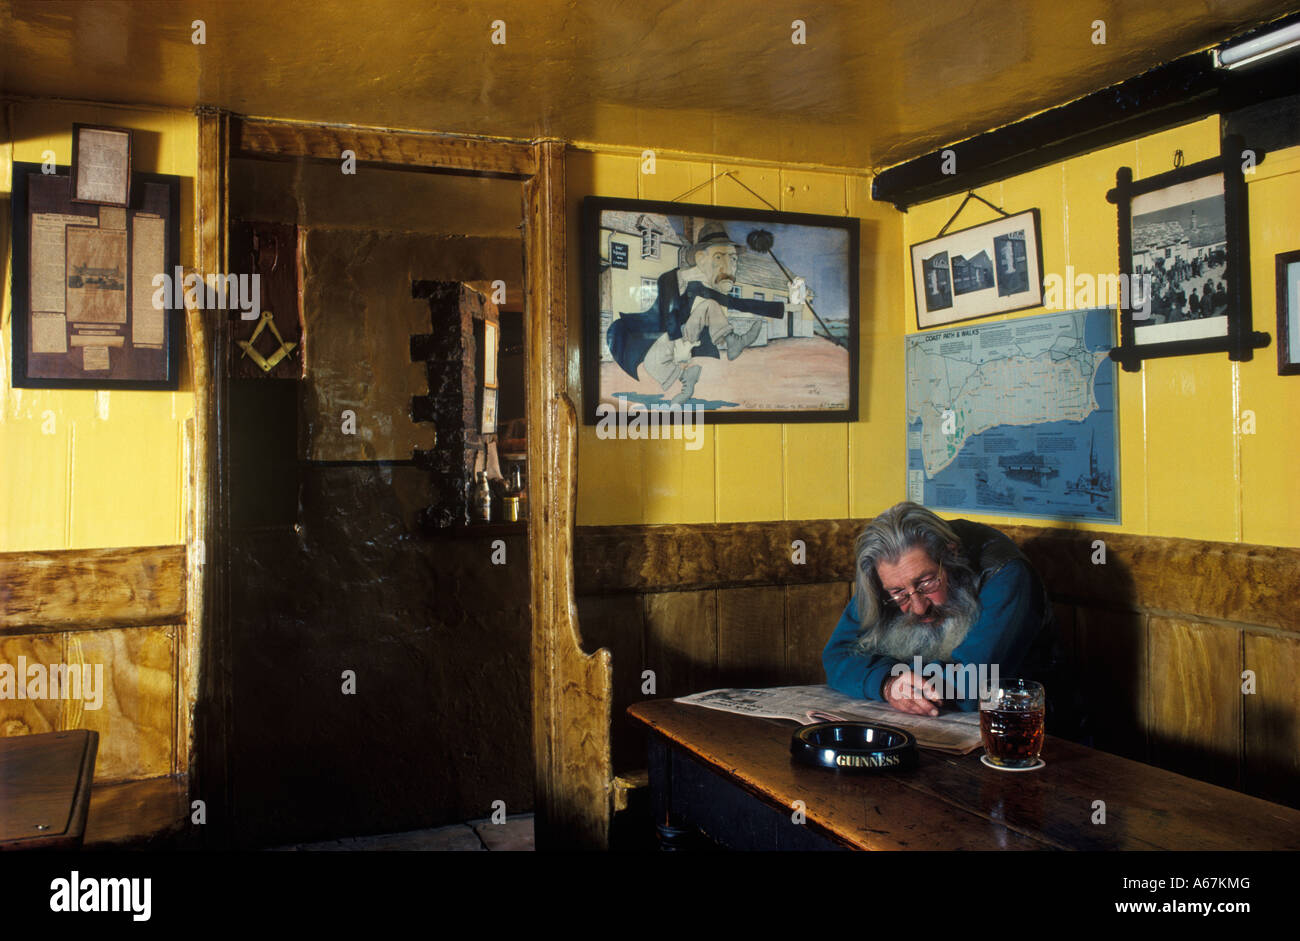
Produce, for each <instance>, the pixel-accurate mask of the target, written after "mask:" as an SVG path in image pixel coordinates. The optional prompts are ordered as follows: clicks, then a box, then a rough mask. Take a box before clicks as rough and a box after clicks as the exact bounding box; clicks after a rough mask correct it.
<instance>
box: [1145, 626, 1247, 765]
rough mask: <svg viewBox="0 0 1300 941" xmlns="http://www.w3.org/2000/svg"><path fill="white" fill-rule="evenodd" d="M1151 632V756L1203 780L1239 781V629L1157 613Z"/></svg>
mask: <svg viewBox="0 0 1300 941" xmlns="http://www.w3.org/2000/svg"><path fill="white" fill-rule="evenodd" d="M1147 636H1148V643H1149V644H1150V659H1149V665H1148V674H1147V684H1146V685H1147V696H1148V703H1149V706H1148V708H1149V710H1150V711H1149V716H1150V725H1149V726H1148V741H1149V755H1150V760H1151V762H1152V763H1153V764H1157V765H1160V766H1161V767H1165V768H1169V769H1170V770H1171V771H1177V772H1179V773H1180V774H1186V775H1189V776H1191V777H1194V778H1200V779H1201V780H1203V781H1211V782H1213V783H1215V784H1221V785H1223V786H1225V787H1236V786H1238V784H1239V782H1240V776H1239V767H1238V764H1239V756H1240V750H1241V749H1240V742H1241V679H1240V677H1241V669H1242V668H1241V632H1240V630H1238V629H1236V628H1233V627H1225V626H1223V625H1219V624H1205V623H1198V622H1195V621H1186V620H1182V619H1180V618H1166V617H1156V616H1155V615H1152V617H1151V619H1150V621H1149V622H1148V626H1147Z"/></svg>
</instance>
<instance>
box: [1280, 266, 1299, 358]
mask: <svg viewBox="0 0 1300 941" xmlns="http://www.w3.org/2000/svg"><path fill="white" fill-rule="evenodd" d="M1275 264H1276V267H1277V374H1278V375H1279V376H1300V251H1294V252H1281V253H1279V254H1278V255H1277V256H1276V262H1275Z"/></svg>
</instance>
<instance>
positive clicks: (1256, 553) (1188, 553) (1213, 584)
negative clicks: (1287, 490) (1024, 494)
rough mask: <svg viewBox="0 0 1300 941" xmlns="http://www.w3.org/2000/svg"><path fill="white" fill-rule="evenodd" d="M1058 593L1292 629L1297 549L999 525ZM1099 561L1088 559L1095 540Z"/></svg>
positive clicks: (1296, 625)
mask: <svg viewBox="0 0 1300 941" xmlns="http://www.w3.org/2000/svg"><path fill="white" fill-rule="evenodd" d="M998 528H999V529H1000V530H1002V531H1003V532H1005V533H1006V534H1007V535H1008V536H1010V537H1011V538H1012V539H1014V540H1015V541H1016V543H1017V544H1018V545H1019V546H1020V547H1021V549H1023V550H1024V551H1025V554H1026V555H1028V556H1029V559H1030V561H1031V562H1033V564H1034V568H1035V569H1037V571H1038V573H1039V574H1040V575H1042V577H1043V579H1044V580H1045V581H1046V582H1047V584H1048V586H1049V587H1050V588H1051V590H1052V592H1053V594H1054V595H1055V596H1057V597H1058V598H1063V599H1067V600H1070V599H1073V600H1081V601H1086V602H1087V603H1090V604H1099V603H1100V604H1110V605H1115V606H1118V607H1123V608H1127V609H1129V610H1150V611H1161V612H1168V613H1171V614H1186V615H1191V616H1194V617H1202V618H1214V619H1216V620H1222V621H1236V622H1240V623H1243V624H1258V625H1260V626H1262V627H1273V628H1279V629H1282V630H1290V631H1300V621H1298V620H1297V618H1296V616H1295V608H1294V604H1293V602H1292V599H1291V597H1290V595H1291V592H1290V586H1293V585H1298V584H1300V549H1293V548H1285V547H1277V546H1253V545H1244V544H1241V543H1231V542H1211V541H1205V540H1200V539H1170V538H1164V537H1160V536H1136V535H1132V534H1129V533H1103V532H1087V531H1074V530H1060V529H1045V528H1039V527H1035V526H999V527H998ZM1099 539H1100V540H1103V541H1104V542H1105V543H1106V563H1105V564H1104V565H1096V564H1093V562H1092V557H1093V551H1094V550H1093V547H1092V544H1093V542H1094V541H1096V540H1099ZM1209 573H1213V577H1207V576H1208V575H1209Z"/></svg>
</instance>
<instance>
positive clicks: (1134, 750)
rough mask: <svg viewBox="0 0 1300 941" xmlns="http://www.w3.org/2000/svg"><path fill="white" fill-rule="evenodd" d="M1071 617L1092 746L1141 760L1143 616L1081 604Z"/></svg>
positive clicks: (1143, 748) (1144, 747)
mask: <svg viewBox="0 0 1300 941" xmlns="http://www.w3.org/2000/svg"><path fill="white" fill-rule="evenodd" d="M1075 616H1076V619H1075V637H1076V643H1077V652H1078V660H1077V662H1076V665H1075V670H1076V671H1077V673H1078V676H1079V683H1080V686H1081V687H1082V689H1083V697H1084V700H1085V701H1086V702H1087V704H1088V710H1089V716H1090V718H1091V721H1092V730H1093V735H1094V739H1095V744H1096V746H1097V747H1098V748H1101V749H1104V750H1106V751H1109V752H1114V753H1115V754H1117V755H1123V756H1125V757H1126V758H1133V759H1136V760H1138V761H1145V760H1146V756H1147V742H1146V726H1147V719H1146V715H1147V708H1146V707H1147V700H1146V695H1145V688H1146V677H1147V642H1146V630H1147V616H1146V615H1145V614H1137V613H1134V612H1131V611H1111V610H1107V609H1104V608H1090V607H1079V608H1078V609H1076V612H1075Z"/></svg>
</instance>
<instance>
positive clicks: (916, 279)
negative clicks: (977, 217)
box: [912, 209, 1043, 330]
mask: <svg viewBox="0 0 1300 941" xmlns="http://www.w3.org/2000/svg"><path fill="white" fill-rule="evenodd" d="M1039 231H1040V223H1039V214H1038V210H1037V209H1028V210H1025V211H1024V212H1020V213H1016V214H1015V215H1009V216H1004V217H1003V218H1001V219H996V220H994V221H993V222H986V223H983V224H981V225H976V226H971V227H970V228H968V229H960V230H958V231H956V232H947V233H944V234H942V235H939V236H937V237H935V238H932V239H929V240H927V241H924V242H918V243H917V244H915V245H913V246H912V290H913V295H914V297H915V298H916V325H917V328H918V329H921V330H925V329H927V328H929V327H939V326H943V325H944V324H950V323H956V322H957V321H960V320H974V319H976V318H979V317H988V316H991V315H993V314H1005V313H1007V312H1008V311H1013V310H1023V309H1025V308H1027V307H1037V306H1039V305H1040V304H1042V303H1043V256H1042V248H1041V245H1040V239H1039Z"/></svg>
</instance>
